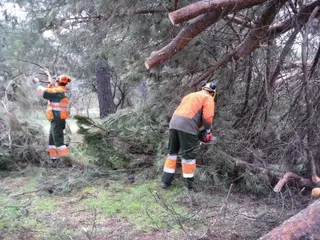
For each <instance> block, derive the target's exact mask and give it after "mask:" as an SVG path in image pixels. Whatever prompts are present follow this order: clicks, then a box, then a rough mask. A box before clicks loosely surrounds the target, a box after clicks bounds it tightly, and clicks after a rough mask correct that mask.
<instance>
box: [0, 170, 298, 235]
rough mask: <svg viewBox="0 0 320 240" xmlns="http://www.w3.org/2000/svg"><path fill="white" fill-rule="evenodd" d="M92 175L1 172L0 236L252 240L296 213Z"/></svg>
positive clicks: (267, 203) (235, 196)
mask: <svg viewBox="0 0 320 240" xmlns="http://www.w3.org/2000/svg"><path fill="white" fill-rule="evenodd" d="M95 173H96V172H95V171H94V170H93V169H83V168H81V167H75V166H74V167H73V168H56V169H52V168H35V167H31V168H28V169H26V170H24V171H23V172H17V173H11V174H10V175H2V177H1V184H0V196H1V197H0V212H1V213H0V239H144V240H147V239H150V240H151V239H202V240H204V239H257V238H258V237H259V236H262V235H263V234H264V233H266V232H268V231H269V230H270V229H272V228H273V227H275V226H276V225H278V224H279V223H280V222H282V221H283V220H284V219H286V218H288V217H289V216H291V215H293V214H295V213H296V211H297V209H291V210H289V209H285V208H282V211H280V210H281V208H280V205H279V204H277V203H276V202H274V199H275V198H274V196H273V197H272V198H270V199H264V200H261V199H260V200H259V199H257V198H255V197H254V196H247V195H243V194H239V193H232V192H231V193H230V194H229V195H228V194H227V192H225V191H222V192H221V191H219V189H217V188H215V187H213V188H212V189H210V190H207V191H202V192H192V191H191V192H190V191H188V190H187V189H185V188H184V187H183V184H182V182H181V181H179V179H178V181H177V182H176V186H174V187H172V188H171V189H170V190H167V191H164V190H161V189H159V187H158V185H159V179H154V180H148V181H146V180H139V179H136V182H135V183H133V184H130V183H129V182H128V181H127V175H126V174H124V173H115V172H105V173H104V174H103V176H102V175H100V176H97V175H95ZM271 200H272V201H271ZM279 200H280V199H279Z"/></svg>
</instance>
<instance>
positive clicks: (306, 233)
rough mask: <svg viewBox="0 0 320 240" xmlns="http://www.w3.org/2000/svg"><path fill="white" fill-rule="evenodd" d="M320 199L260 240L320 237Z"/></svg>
mask: <svg viewBox="0 0 320 240" xmlns="http://www.w3.org/2000/svg"><path fill="white" fill-rule="evenodd" d="M319 215H320V200H317V201H316V202H314V203H312V204H311V205H310V206H309V207H307V208H306V209H304V210H302V211H301V212H299V213H298V214H296V215H294V216H293V217H291V218H290V219H288V220H287V221H285V222H284V223H283V224H281V225H280V226H279V227H277V228H275V229H273V230H272V231H271V232H269V233H268V234H266V235H264V236H263V237H261V238H260V240H288V239H292V240H294V239H297V240H298V239H320V227H319V226H320V217H319Z"/></svg>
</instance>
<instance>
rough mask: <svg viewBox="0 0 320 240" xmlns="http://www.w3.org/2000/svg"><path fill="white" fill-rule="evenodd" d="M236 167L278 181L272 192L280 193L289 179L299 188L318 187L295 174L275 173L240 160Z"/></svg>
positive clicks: (237, 161)
mask: <svg viewBox="0 0 320 240" xmlns="http://www.w3.org/2000/svg"><path fill="white" fill-rule="evenodd" d="M236 166H237V167H239V168H243V169H248V170H249V171H251V172H253V173H262V174H263V175H264V176H265V177H266V178H269V176H270V177H273V178H278V179H280V180H279V181H278V183H277V184H276V186H275V187H274V188H273V191H274V192H280V191H281V189H282V187H283V186H284V185H285V184H286V183H287V182H288V181H289V180H291V179H293V180H295V181H296V182H297V184H298V185H299V186H301V187H306V188H314V187H317V186H319V185H318V184H316V183H314V182H312V181H311V180H310V179H307V178H304V177H301V176H299V175H297V174H295V173H292V172H287V173H285V174H283V173H281V172H277V171H274V170H269V169H267V168H264V167H260V166H258V165H256V164H252V163H248V162H246V161H242V160H236Z"/></svg>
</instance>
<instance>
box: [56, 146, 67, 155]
mask: <svg viewBox="0 0 320 240" xmlns="http://www.w3.org/2000/svg"><path fill="white" fill-rule="evenodd" d="M57 152H58V157H59V158H60V157H66V156H68V154H69V149H68V148H67V146H66V145H62V146H60V147H57Z"/></svg>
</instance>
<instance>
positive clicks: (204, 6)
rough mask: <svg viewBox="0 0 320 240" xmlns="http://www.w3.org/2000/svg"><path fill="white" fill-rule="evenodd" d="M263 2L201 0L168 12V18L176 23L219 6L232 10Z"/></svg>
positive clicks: (256, 0) (263, 0)
mask: <svg viewBox="0 0 320 240" xmlns="http://www.w3.org/2000/svg"><path fill="white" fill-rule="evenodd" d="M263 2H266V0H251V1H250V0H231V1H230V0H211V1H208V0H203V1H199V2H196V3H193V4H189V5H188V6H186V7H183V8H180V9H179V10H176V11H174V12H171V13H169V19H170V21H171V22H172V24H174V25H176V24H179V23H182V22H185V21H189V20H190V19H193V18H195V17H197V16H199V15H201V14H204V13H208V12H212V11H214V10H216V9H219V8H221V7H222V8H232V9H233V11H237V10H239V9H244V8H250V7H252V6H255V5H258V4H261V3H263Z"/></svg>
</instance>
